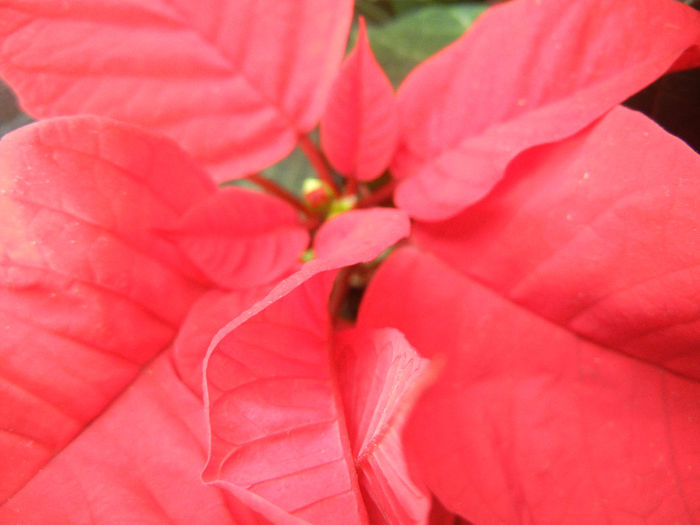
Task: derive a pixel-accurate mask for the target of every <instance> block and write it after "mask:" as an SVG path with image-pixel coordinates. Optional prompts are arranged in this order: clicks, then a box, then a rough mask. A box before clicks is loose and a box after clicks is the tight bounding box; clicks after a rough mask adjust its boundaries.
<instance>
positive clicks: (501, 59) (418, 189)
mask: <svg viewBox="0 0 700 525" xmlns="http://www.w3.org/2000/svg"><path fill="white" fill-rule="evenodd" d="M649 35H654V38H653V39H650V38H649ZM699 44H700V14H699V13H697V12H696V11H695V10H693V9H691V8H689V7H687V6H684V5H683V4H682V3H680V2H677V1H675V0H604V1H601V0H580V1H576V2H560V1H559V0H515V1H512V2H508V3H506V4H504V5H502V6H497V7H494V8H492V9H490V10H489V11H487V12H486V13H485V14H484V15H483V16H482V17H481V18H480V19H479V20H477V21H476V22H475V24H474V25H473V26H472V27H471V28H470V29H469V31H468V32H467V33H466V34H465V35H464V36H463V37H462V38H461V39H460V40H458V41H457V42H456V43H454V44H453V45H451V46H450V47H448V48H446V49H445V50H444V51H441V52H440V53H438V54H437V55H436V56H434V57H433V58H432V59H430V60H428V61H427V62H426V63H424V64H422V65H421V66H419V67H418V68H417V69H416V70H415V71H414V72H413V73H412V74H411V75H410V76H409V77H408V78H407V79H406V81H405V82H404V84H402V86H401V87H400V89H399V95H398V101H399V113H400V120H401V126H402V128H401V134H402V142H401V145H400V148H399V153H398V154H397V155H398V156H397V159H396V161H395V166H394V170H393V171H394V173H395V174H396V175H397V176H399V177H410V178H408V179H407V180H405V181H403V182H402V183H401V184H400V185H399V187H398V188H397V192H396V202H397V204H398V205H399V206H400V207H401V208H403V209H405V210H407V211H408V212H409V214H410V215H411V216H413V217H416V218H419V219H423V220H440V219H446V218H448V217H451V216H453V215H456V214H457V213H458V212H460V211H461V210H463V209H464V208H465V207H467V206H468V205H470V204H472V203H474V202H475V201H477V200H479V199H481V198H482V197H483V196H484V195H486V194H487V193H488V192H489V191H490V190H491V188H492V187H493V186H494V185H495V184H496V183H497V182H498V181H499V180H500V179H501V177H502V176H503V172H504V170H505V168H506V166H507V164H508V163H509V162H510V161H511V159H513V158H514V157H515V156H516V155H517V154H518V153H520V152H521V151H523V150H525V149H527V148H529V147H531V146H534V145H537V144H543V143H547V142H553V141H556V140H560V139H562V138H565V137H567V136H569V135H572V134H574V133H575V132H577V131H578V130H580V129H581V128H583V127H584V126H586V125H587V124H589V123H590V122H592V121H593V120H595V119H596V118H598V117H599V116H600V115H601V114H603V113H604V112H605V111H607V110H608V109H610V108H611V107H613V106H614V105H615V104H617V103H619V102H621V101H622V100H624V99H625V98H627V97H628V96H630V95H632V94H633V93H635V92H636V91H638V90H639V89H641V88H642V87H644V86H645V85H647V84H649V83H651V82H652V81H653V80H655V79H656V78H658V77H659V76H661V75H662V74H663V73H664V72H666V71H667V70H668V69H669V68H672V67H674V63H675V62H676V61H677V60H679V59H680V62H682V64H683V65H686V66H688V65H690V64H693V63H694V64H697V63H698V61H699V60H700V53H698V45H699ZM691 52H692V54H691ZM684 53H685V54H684Z"/></svg>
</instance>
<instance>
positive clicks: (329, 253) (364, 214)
mask: <svg viewBox="0 0 700 525" xmlns="http://www.w3.org/2000/svg"><path fill="white" fill-rule="evenodd" d="M410 228H411V224H410V221H409V219H408V216H407V215H406V214H405V213H404V212H402V211H401V210H395V209H392V208H369V209H365V210H351V211H348V212H345V213H342V214H340V215H338V216H336V217H334V218H333V219H331V220H329V221H327V222H325V223H323V225H322V226H321V227H320V228H319V230H318V231H317V232H316V235H315V237H314V252H315V258H314V259H312V260H311V261H309V262H307V263H305V264H304V266H302V267H301V269H300V270H299V271H297V272H295V273H293V274H292V275H290V276H289V277H287V278H286V279H284V280H283V281H282V282H280V283H279V284H278V285H276V286H275V287H274V288H273V289H272V290H270V292H269V293H268V294H267V295H266V296H265V297H264V298H263V299H261V300H260V301H259V302H258V303H256V304H255V305H254V306H253V307H251V308H249V309H248V310H246V312H244V313H243V314H242V315H240V316H239V317H238V318H237V319H234V320H233V321H231V322H229V323H228V324H227V325H226V326H224V327H223V328H222V329H221V330H220V331H219V333H218V334H217V335H216V337H215V338H214V340H213V341H212V343H211V345H210V351H211V348H213V347H214V346H216V344H218V341H220V340H221V338H223V337H224V336H225V335H226V334H228V333H229V332H230V331H231V330H233V329H234V328H236V327H237V326H239V325H240V324H241V323H243V322H245V321H246V320H247V319H249V318H250V317H252V316H253V315H255V314H257V313H258V312H260V311H262V310H263V309H265V308H267V307H268V306H269V305H270V304H272V303H274V302H275V301H277V300H278V299H280V298H282V297H284V296H285V295H286V294H288V293H289V292H290V291H292V290H294V289H295V288H296V287H297V286H299V285H300V284H302V283H304V282H305V281H307V280H308V279H310V278H311V277H313V276H315V275H317V274H319V273H322V272H327V271H330V270H337V269H339V268H343V267H344V266H352V265H354V264H358V263H362V262H369V261H371V260H373V259H375V258H376V257H378V256H379V255H381V253H382V252H383V251H384V250H386V249H387V248H389V247H390V246H392V245H393V244H394V243H396V242H398V241H399V240H401V239H402V238H404V237H408V234H409V232H410ZM205 366H206V365H205Z"/></svg>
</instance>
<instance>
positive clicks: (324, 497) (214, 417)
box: [204, 271, 430, 525]
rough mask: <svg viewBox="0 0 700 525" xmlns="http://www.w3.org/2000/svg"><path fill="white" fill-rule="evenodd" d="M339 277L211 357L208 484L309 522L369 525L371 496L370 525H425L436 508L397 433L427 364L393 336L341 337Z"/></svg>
mask: <svg viewBox="0 0 700 525" xmlns="http://www.w3.org/2000/svg"><path fill="white" fill-rule="evenodd" d="M335 275H336V272H334V271H329V272H325V273H323V274H321V275H318V276H316V277H313V278H312V279H310V280H308V281H306V282H305V283H303V284H301V285H300V286H299V287H297V288H295V289H294V290H292V291H291V292H290V293H288V294H287V295H285V296H284V297H282V298H281V299H279V300H278V301H276V302H275V303H273V304H271V305H270V306H268V307H267V308H265V309H264V310H262V311H261V312H258V313H257V314H256V315H254V316H252V317H250V318H249V319H247V320H246V321H245V322H243V323H242V324H241V325H239V326H238V327H237V328H236V329H234V330H233V331H230V332H229V333H228V334H227V335H226V336H225V337H224V338H222V339H221V340H220V341H219V342H218V344H217V345H216V347H215V348H214V349H213V351H212V353H211V355H210V357H209V360H208V364H207V368H206V370H207V391H208V403H209V417H210V424H211V440H212V441H211V443H212V444H211V455H210V458H209V463H208V466H207V470H206V471H205V474H204V479H205V480H209V481H216V482H218V483H219V484H220V485H221V486H222V487H232V488H233V487H235V488H236V489H237V490H238V491H242V490H243V491H246V492H249V493H252V494H254V495H256V496H258V497H260V498H262V499H263V500H265V502H267V503H268V504H269V505H273V506H275V507H277V508H278V509H279V511H284V512H286V513H288V514H290V519H291V517H295V518H298V519H302V520H306V521H307V522H309V523H314V524H319V525H321V524H324V523H328V524H331V523H339V524H340V523H347V524H353V525H354V524H358V523H369V521H368V518H367V514H366V512H367V511H366V509H365V499H364V498H363V496H362V494H363V493H364V494H367V495H368V497H369V498H370V501H372V503H373V506H372V509H371V510H373V511H374V512H375V513H376V516H377V518H376V519H374V520H372V523H383V522H384V523H392V524H393V523H397V524H399V523H424V522H425V519H426V516H427V513H428V510H429V501H430V500H429V497H428V495H427V494H425V493H424V492H423V491H421V490H420V489H419V488H417V487H416V485H415V484H414V483H413V482H412V481H411V479H410V477H409V475H408V472H407V468H406V465H405V460H404V458H403V450H402V445H401V442H400V437H399V432H400V430H401V427H402V426H403V423H404V421H405V416H406V414H407V411H408V410H409V409H410V408H411V406H412V405H413V402H414V401H415V398H416V396H417V394H418V393H419V392H420V388H421V386H423V385H424V383H425V381H421V379H423V378H424V377H425V376H426V367H427V362H426V361H425V360H422V359H420V358H419V357H418V356H417V354H416V353H415V351H414V350H413V349H412V348H411V347H410V346H409V345H408V343H407V342H406V341H405V339H404V338H403V337H402V336H401V334H400V333H398V332H397V331H396V330H391V329H387V330H364V331H353V332H350V333H342V334H340V335H339V336H337V338H333V337H332V333H331V319H330V316H329V313H328V309H327V303H328V298H329V295H330V290H331V286H332V284H333V279H334V277H335ZM358 475H359V476H360V479H359V484H358ZM360 487H362V490H361V488H360ZM234 493H235V492H234ZM253 508H255V509H256V510H258V511H259V512H262V513H264V515H266V514H265V507H255V506H254V507H253ZM370 515H371V514H370ZM267 517H268V518H269V519H273V517H272V516H270V515H267ZM379 520H381V521H379Z"/></svg>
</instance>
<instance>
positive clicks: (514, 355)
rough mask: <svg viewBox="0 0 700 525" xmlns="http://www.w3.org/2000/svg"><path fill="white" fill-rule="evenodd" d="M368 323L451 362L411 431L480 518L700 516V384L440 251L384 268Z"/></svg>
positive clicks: (430, 463)
mask: <svg viewBox="0 0 700 525" xmlns="http://www.w3.org/2000/svg"><path fill="white" fill-rule="evenodd" d="M359 323H360V325H361V326H362V327H371V326H395V327H397V328H399V329H400V330H402V331H403V332H404V333H405V334H406V337H407V339H408V340H409V341H410V342H411V344H413V345H414V346H415V347H416V348H417V349H418V350H420V351H421V352H423V353H424V354H426V355H428V356H431V355H436V354H439V353H441V354H443V355H446V357H447V364H446V367H445V373H444V375H443V376H441V377H440V379H439V380H438V382H437V384H436V386H435V387H434V388H432V389H431V390H429V392H428V393H427V395H426V396H424V397H423V398H422V399H421V400H420V401H419V402H418V404H417V406H416V408H415V410H414V412H413V414H412V416H411V418H410V420H409V423H408V425H407V428H406V431H405V432H404V436H405V441H406V446H407V447H408V452H407V453H408V454H409V455H410V456H411V457H413V458H415V459H416V461H417V465H418V466H419V467H420V472H421V473H422V474H423V475H424V476H425V480H426V482H427V484H428V486H429V488H430V489H431V490H433V491H434V492H435V493H436V495H437V496H438V497H439V498H440V499H441V500H442V502H443V503H444V504H445V505H446V506H447V507H448V508H449V509H451V510H453V511H456V512H459V513H460V514H461V515H462V516H463V517H465V518H467V519H469V520H470V521H471V522H474V523H484V524H488V523H516V522H519V521H524V520H528V521H532V522H538V523H539V522H541V523H631V522H637V521H640V522H641V521H645V522H649V523H691V522H694V521H697V520H698V519H699V518H700V505H698V500H697V497H696V495H697V494H698V493H700V478H698V476H697V471H698V469H699V468H700V445H699V444H698V440H697V435H698V421H700V405H698V399H699V398H700V386H699V384H698V383H697V382H692V381H689V380H687V379H684V378H681V377H679V376H677V375H675V374H673V373H670V372H668V371H667V370H664V369H662V368H657V367H654V366H652V365H649V364H645V363H643V362H640V361H638V360H636V359H632V358H629V357H626V356H624V355H622V354H619V353H616V352H611V351H609V350H607V349H605V348H603V347H600V346H597V345H595V344H593V343H590V342H587V341H585V340H582V339H581V338H579V337H577V336H575V335H573V334H571V333H569V332H567V331H565V330H564V329H562V328H561V327H559V326H557V325H555V324H552V323H550V322H549V321H546V320H544V319H542V318H541V317H539V316H537V315H534V314H532V313H531V312H529V311H527V310H526V309H524V308H522V307H520V306H518V305H516V304H513V303H510V302H508V301H507V300H505V299H503V298H501V297H499V296H498V295H496V294H495V293H494V292H493V291H491V290H489V289H487V288H485V287H484V286H482V285H480V284H478V283H477V282H476V281H474V280H471V279H469V278H467V277H465V276H463V275H461V274H458V273H457V272H456V271H454V270H453V269H451V268H450V267H448V266H447V265H445V264H444V263H442V262H441V261H439V260H438V259H436V258H434V257H432V256H427V255H422V254H420V253H418V252H417V251H415V250H413V249H407V250H401V251H400V252H398V253H396V254H395V255H393V256H391V257H390V258H389V259H388V261H387V262H385V263H384V265H383V266H382V267H380V269H379V271H378V273H377V274H376V276H375V279H374V280H373V281H372V283H371V284H370V287H369V290H368V291H367V294H366V295H365V302H364V303H363V308H362V310H361V312H360V321H359Z"/></svg>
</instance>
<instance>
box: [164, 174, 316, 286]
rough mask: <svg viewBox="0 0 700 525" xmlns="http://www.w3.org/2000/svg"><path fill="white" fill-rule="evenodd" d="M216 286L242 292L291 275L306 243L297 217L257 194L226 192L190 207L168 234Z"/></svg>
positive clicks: (306, 235) (287, 207)
mask: <svg viewBox="0 0 700 525" xmlns="http://www.w3.org/2000/svg"><path fill="white" fill-rule="evenodd" d="M168 233H169V234H170V235H169V236H170V237H171V238H173V239H176V240H177V243H178V246H180V248H181V249H182V250H183V251H184V252H185V253H186V254H187V256H188V257H189V258H190V260H191V261H192V262H193V263H194V264H195V265H196V266H197V268H199V269H200V270H201V271H202V272H203V273H204V274H205V275H206V276H207V277H208V278H209V279H211V280H212V282H214V283H215V284H216V285H218V286H220V287H222V288H228V289H245V288H252V287H256V286H259V285H262V284H265V283H268V282H271V281H273V280H275V279H277V278H278V277H281V276H282V275H283V274H285V273H288V272H289V271H290V270H292V268H293V266H295V265H296V263H297V262H298V260H299V257H300V255H301V253H302V252H303V251H304V249H305V248H306V246H307V245H308V243H309V233H308V231H307V230H306V228H304V227H303V226H302V225H301V222H300V221H299V218H298V214H297V211H296V210H295V209H294V208H293V207H292V206H291V205H289V204H287V203H286V202H284V201H281V200H279V199H277V198H275V197H272V196H270V195H267V194H265V193H261V192H259V191H252V190H246V189H243V188H236V187H228V188H224V189H223V190H221V191H218V192H216V193H215V194H213V195H212V196H211V197H209V198H208V199H207V200H205V201H202V202H200V203H198V204H197V205H196V206H194V207H192V208H191V209H190V210H189V211H188V212H187V213H186V214H185V215H184V216H183V217H182V219H181V220H180V222H179V223H178V225H177V226H176V227H175V229H174V230H172V231H171V232H168Z"/></svg>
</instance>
